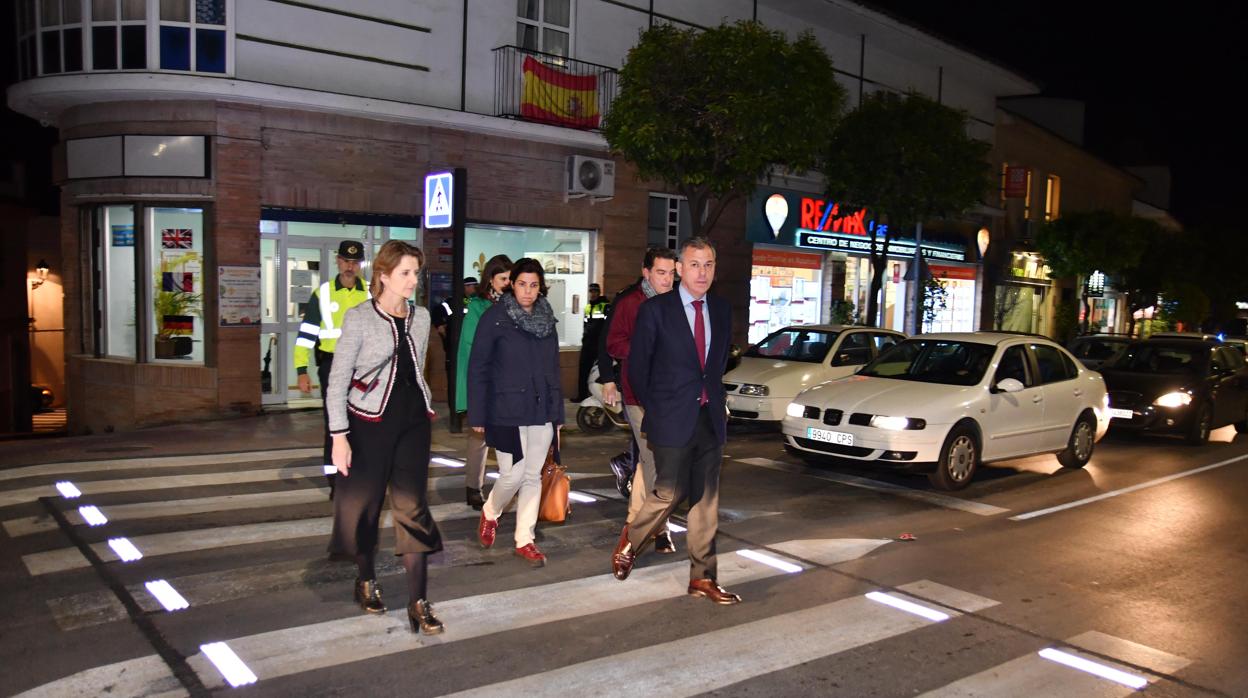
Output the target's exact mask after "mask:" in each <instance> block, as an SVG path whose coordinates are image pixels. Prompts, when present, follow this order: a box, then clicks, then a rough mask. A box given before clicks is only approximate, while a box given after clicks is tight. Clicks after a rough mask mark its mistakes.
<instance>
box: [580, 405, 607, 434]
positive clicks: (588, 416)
mask: <svg viewBox="0 0 1248 698" xmlns="http://www.w3.org/2000/svg"><path fill="white" fill-rule="evenodd" d="M576 426H577V427H579V428H580V430H581V431H582V432H584V433H586V434H605V433H607V432H608V431H611V430H612V429H614V428H615V425H614V424H612V423H611V420H610V419H608V418H607V411H606V410H605V409H603V408H601V407H580V408H577V410H576Z"/></svg>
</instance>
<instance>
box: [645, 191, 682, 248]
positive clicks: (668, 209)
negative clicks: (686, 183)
mask: <svg viewBox="0 0 1248 698" xmlns="http://www.w3.org/2000/svg"><path fill="white" fill-rule="evenodd" d="M691 235H692V229H691V227H690V219H689V201H688V200H687V199H685V198H684V197H683V196H673V195H671V194H651V195H650V200H649V205H648V209H647V215H646V243H647V244H649V245H653V246H656V247H666V248H668V249H671V250H678V249H680V244H681V243H682V242H684V241H685V240H688V239H689V238H690V236H691Z"/></svg>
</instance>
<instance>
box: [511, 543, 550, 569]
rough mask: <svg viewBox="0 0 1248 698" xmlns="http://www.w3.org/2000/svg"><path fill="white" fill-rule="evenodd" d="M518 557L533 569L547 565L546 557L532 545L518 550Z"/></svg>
mask: <svg viewBox="0 0 1248 698" xmlns="http://www.w3.org/2000/svg"><path fill="white" fill-rule="evenodd" d="M516 557H522V558H524V559H525V560H527V561H528V563H529V564H530V565H532V566H533V567H543V566H545V564H546V556H545V555H543V554H542V551H540V550H538V549H537V546H536V545H533V544H532V543H529V544H528V545H526V546H524V547H523V548H516Z"/></svg>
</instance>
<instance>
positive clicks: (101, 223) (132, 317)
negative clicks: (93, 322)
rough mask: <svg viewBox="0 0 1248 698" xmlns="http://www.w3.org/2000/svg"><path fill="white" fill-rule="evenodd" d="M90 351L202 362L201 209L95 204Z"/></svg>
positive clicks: (134, 358) (142, 358) (133, 357)
mask: <svg viewBox="0 0 1248 698" xmlns="http://www.w3.org/2000/svg"><path fill="white" fill-rule="evenodd" d="M93 221H94V230H95V236H96V244H95V265H94V272H95V277H96V282H95V283H94V284H93V286H92V288H94V289H95V307H96V308H97V310H98V312H99V320H98V323H97V329H98V339H97V343H96V353H97V355H99V356H105V357H110V358H118V359H129V360H132V361H145V362H165V361H169V362H179V363H195V364H202V363H203V362H204V330H205V325H204V312H203V310H204V308H203V296H204V248H205V244H204V211H203V209H200V208H171V207H154V206H153V207H147V206H141V205H140V206H129V205H127V206H100V207H99V208H97V209H95V211H94V215H93Z"/></svg>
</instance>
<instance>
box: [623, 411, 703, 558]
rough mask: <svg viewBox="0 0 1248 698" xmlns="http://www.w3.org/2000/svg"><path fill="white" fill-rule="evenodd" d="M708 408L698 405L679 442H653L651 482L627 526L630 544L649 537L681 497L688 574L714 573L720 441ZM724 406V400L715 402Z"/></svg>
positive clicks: (639, 544)
mask: <svg viewBox="0 0 1248 698" xmlns="http://www.w3.org/2000/svg"><path fill="white" fill-rule="evenodd" d="M711 409H712V407H711V406H709V405H704V406H703V407H702V408H701V409H700V410H698V423H697V425H696V426H695V427H694V429H693V436H692V437H690V439H689V442H688V443H686V444H685V445H684V446H675V447H673V446H658V445H656V444H654V443H653V442H652V443H651V444H650V449H651V450H652V451H654V469H655V483H654V490H652V491H651V492H647V493H646V500H645V502H643V503H642V505H641V510H640V511H638V512H637V514H636V515H635V516H634V517H633V522H632V523H631V524H629V527H628V537H629V542H630V543H631V544H632V546H633V550H638V551H640V550H641V547H642V544H643V543H645V542H648V541H649V540H651V539H652V538H654V536H655V534H657V533H658V532H659V530H660V529H661V528H662V527H663V526H666V525H667V519H668V517H669V516H671V514H672V512H673V511H675V510H676V507H677V506H679V505H680V503H681V502H683V501H684V500H686V499H688V500H689V517H688V523H689V527H688V528H689V532H688V533H687V534H686V536H685V544H686V546H687V547H688V548H689V579H691V580H692V579H715V577H716V574H717V572H718V566H717V564H716V557H715V535H716V534H717V533H718V532H719V469H720V465H722V460H723V453H724V447H723V445H722V444H720V443H719V437H718V436H717V435H716V434H715V427H714V425H712V424H711V413H710V410H711ZM719 409H721V410H722V409H723V405H722V404H720V405H719Z"/></svg>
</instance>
